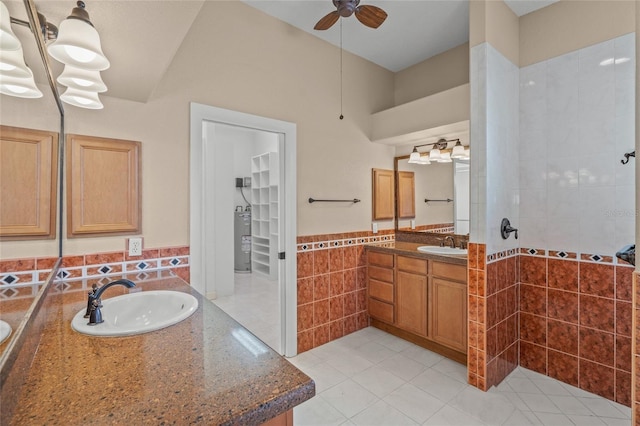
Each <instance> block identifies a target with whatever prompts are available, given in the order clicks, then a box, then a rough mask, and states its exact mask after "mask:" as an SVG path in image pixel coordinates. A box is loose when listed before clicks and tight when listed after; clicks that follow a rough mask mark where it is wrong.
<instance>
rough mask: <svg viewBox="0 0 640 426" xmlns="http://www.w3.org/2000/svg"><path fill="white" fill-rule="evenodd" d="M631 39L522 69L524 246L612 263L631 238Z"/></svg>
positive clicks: (619, 38) (633, 195)
mask: <svg viewBox="0 0 640 426" xmlns="http://www.w3.org/2000/svg"><path fill="white" fill-rule="evenodd" d="M634 94H635V36H634V34H628V35H624V36H621V37H617V38H615V39H612V40H609V41H606V42H603V43H598V44H595V45H593V46H590V47H587V48H584V49H580V50H576V51H574V52H570V53H568V54H565V55H561V56H558V57H555V58H552V59H549V60H546V61H542V62H539V63H536V64H533V65H530V66H527V67H523V68H522V69H521V70H520V160H519V161H520V167H519V168H520V224H519V226H520V227H521V229H522V230H523V232H521V233H520V236H521V247H536V248H542V247H544V248H547V249H553V250H566V251H571V252H583V253H600V254H606V255H609V256H612V255H613V254H614V253H615V252H616V251H617V250H619V249H620V248H621V247H623V246H625V245H627V244H633V242H634V235H635V217H636V210H635V170H634V169H635V168H634V165H633V162H631V163H629V164H627V165H623V164H622V163H621V161H620V160H621V159H622V158H624V157H623V155H624V153H626V152H630V151H633V150H634V146H635V136H634V131H635V103H634V99H635V98H634Z"/></svg>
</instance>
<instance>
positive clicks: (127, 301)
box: [71, 290, 198, 336]
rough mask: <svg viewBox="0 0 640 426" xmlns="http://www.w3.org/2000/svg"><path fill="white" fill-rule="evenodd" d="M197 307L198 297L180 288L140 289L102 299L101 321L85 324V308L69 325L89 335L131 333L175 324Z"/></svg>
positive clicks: (121, 334)
mask: <svg viewBox="0 0 640 426" xmlns="http://www.w3.org/2000/svg"><path fill="white" fill-rule="evenodd" d="M196 309H198V299H196V298H195V297H193V296H192V295H190V294H187V293H182V292H180V291H169V290H159V291H142V292H139V293H131V294H125V295H122V296H116V297H113V298H110V299H103V300H102V309H101V311H102V319H103V320H104V322H103V323H101V324H96V325H88V323H89V319H88V318H84V314H85V312H86V309H83V310H81V311H80V312H78V313H77V314H76V315H75V316H74V317H73V320H71V327H72V328H73V329H74V330H75V331H77V332H79V333H82V334H88V335H91V336H132V335H135V334H142V333H147V332H149V331H155V330H159V329H161V328H165V327H169V326H170V325H173V324H177V323H179V322H180V321H182V320H184V319H186V318H188V317H189V316H191V314H193V313H194V312H195V311H196Z"/></svg>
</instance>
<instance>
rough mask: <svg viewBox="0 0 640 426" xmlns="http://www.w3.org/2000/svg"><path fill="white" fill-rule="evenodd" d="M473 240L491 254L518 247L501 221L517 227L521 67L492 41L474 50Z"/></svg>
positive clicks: (472, 81) (471, 195) (472, 105)
mask: <svg viewBox="0 0 640 426" xmlns="http://www.w3.org/2000/svg"><path fill="white" fill-rule="evenodd" d="M470 80H471V143H470V149H471V158H472V160H471V172H470V176H471V190H470V192H471V194H470V201H471V224H470V241H472V242H478V243H486V244H487V253H488V254H490V253H494V252H497V251H502V250H506V249H510V248H515V247H518V241H517V240H515V236H514V235H512V236H511V237H509V239H507V240H503V239H502V237H501V235H500V222H501V221H502V218H505V217H506V218H508V219H509V220H510V221H511V224H512V226H514V227H516V228H517V227H518V222H519V217H518V216H519V210H518V157H519V154H518V148H519V143H518V139H519V131H518V67H517V66H516V65H515V64H513V63H512V62H510V61H509V60H508V59H507V58H506V57H505V56H503V55H502V54H501V53H500V52H499V51H497V50H496V49H495V48H493V47H492V46H491V45H490V44H489V43H482V44H479V45H477V46H474V47H473V48H472V49H471V73H470Z"/></svg>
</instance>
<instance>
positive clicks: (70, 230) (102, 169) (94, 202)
mask: <svg viewBox="0 0 640 426" xmlns="http://www.w3.org/2000/svg"><path fill="white" fill-rule="evenodd" d="M140 145H141V144H140V142H134V141H125V140H117V139H105V138H97V137H91V136H80V135H67V153H68V154H67V188H68V189H67V191H68V194H67V234H68V236H69V237H77V236H83V235H96V234H135V233H139V232H140V228H141V227H140V222H141V220H140V218H141V214H140Z"/></svg>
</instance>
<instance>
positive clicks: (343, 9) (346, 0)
mask: <svg viewBox="0 0 640 426" xmlns="http://www.w3.org/2000/svg"><path fill="white" fill-rule="evenodd" d="M332 1H333V5H334V6H335V7H336V10H334V11H333V12H331V13H329V14H327V15H325V16H324V17H323V18H322V19H320V20H319V21H318V23H317V24H316V26H315V27H313V29H314V30H326V29H328V28H330V27H331V26H332V25H333V24H335V23H336V22H337V21H338V18H340V17H341V16H342V17H343V18H347V17H349V16H351V15H353V14H354V13H355V15H356V18H358V21H360V22H362V23H363V24H364V25H366V26H367V27H370V28H378V27H379V26H380V25H382V23H383V22H384V20H385V19H387V12H385V11H384V10H382V9H380V8H379V7H377V6H369V5H364V6H358V5H359V4H360V0H332Z"/></svg>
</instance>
